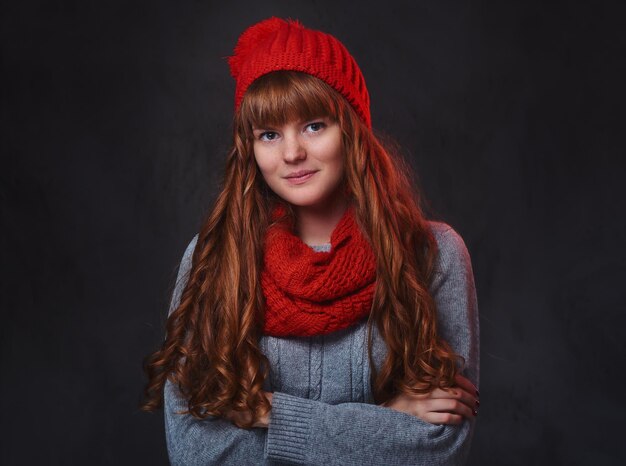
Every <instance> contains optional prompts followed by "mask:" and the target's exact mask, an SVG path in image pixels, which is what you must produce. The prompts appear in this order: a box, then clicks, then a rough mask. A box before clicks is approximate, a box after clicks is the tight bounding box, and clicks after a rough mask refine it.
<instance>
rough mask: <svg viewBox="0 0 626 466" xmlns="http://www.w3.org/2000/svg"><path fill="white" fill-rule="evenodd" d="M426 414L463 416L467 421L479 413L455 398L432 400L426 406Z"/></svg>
mask: <svg viewBox="0 0 626 466" xmlns="http://www.w3.org/2000/svg"><path fill="white" fill-rule="evenodd" d="M424 408H425V411H426V412H438V413H450V414H457V415H459V416H463V417H465V418H467V419H471V418H473V417H475V416H476V415H477V414H478V412H477V411H476V409H475V408H474V407H470V406H467V405H466V404H465V403H463V402H461V401H460V400H456V399H454V398H432V399H430V400H427V402H426V403H425V404H424Z"/></svg>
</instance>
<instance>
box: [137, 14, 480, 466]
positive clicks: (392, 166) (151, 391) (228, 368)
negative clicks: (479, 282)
mask: <svg viewBox="0 0 626 466" xmlns="http://www.w3.org/2000/svg"><path fill="white" fill-rule="evenodd" d="M229 64H230V67H231V72H232V75H233V77H234V78H235V80H236V96H235V116H234V141H233V145H232V149H231V150H230V152H229V154H228V159H227V163H226V172H225V177H224V184H223V187H222V190H221V192H220V194H219V196H218V198H217V201H216V204H215V206H214V208H213V210H212V212H211V214H210V216H209V218H208V219H207V221H206V222H205V224H204V226H203V228H202V230H201V231H200V233H199V234H198V235H197V236H196V237H195V238H194V239H193V240H192V241H191V243H190V244H189V247H188V248H187V250H186V252H185V254H184V256H183V259H182V262H181V265H180V269H179V274H178V279H177V282H176V288H175V291H174V295H173V298H172V304H171V307H170V315H169V318H168V322H167V336H166V339H165V342H164V344H163V346H162V348H161V349H160V350H159V351H157V352H155V353H154V354H153V355H152V356H151V358H150V359H149V360H148V363H147V372H148V376H149V383H148V386H147V388H146V401H145V404H144V409H146V410H154V409H157V408H158V407H160V406H161V405H162V404H163V401H164V409H165V421H166V434H167V445H168V451H169V455H170V459H171V461H172V463H174V464H237V465H242V464H277V463H281V462H289V463H295V464H359V465H363V464H385V465H387V464H459V463H462V462H463V461H464V460H465V458H466V456H467V453H468V449H469V443H470V439H471V435H472V430H473V427H474V424H475V416H476V415H477V413H478V411H477V410H478V406H479V401H478V391H477V389H476V384H477V383H478V311H477V305H476V294H475V289H474V281H473V275H472V269H471V264H470V259H469V255H468V253H467V249H466V247H465V245H464V243H463V240H462V239H461V238H460V237H459V235H458V234H457V233H456V232H455V231H454V230H453V229H452V228H451V227H449V226H448V225H446V224H444V223H438V222H432V221H427V220H426V219H425V218H424V216H423V214H422V212H421V210H420V208H419V203H418V199H417V198H416V196H415V195H414V194H413V193H412V190H411V187H410V183H409V181H408V180H407V178H406V177H405V175H404V172H403V169H402V168H401V167H400V166H399V165H398V161H397V160H396V159H395V158H394V157H392V155H391V154H390V153H389V152H388V151H387V150H385V148H383V146H382V145H381V144H380V142H379V141H378V140H377V138H376V137H375V136H374V135H373V133H372V129H371V120H370V110H369V95H368V92H367V88H366V87H365V81H364V79H363V76H362V74H361V71H360V70H359V68H358V66H357V64H356V62H355V61H354V59H353V58H352V57H351V56H350V54H349V53H348V51H347V50H346V49H345V47H344V46H343V45H342V44H341V43H340V42H339V41H338V40H337V39H336V38H334V37H332V36H330V35H328V34H325V33H322V32H319V31H314V30H311V29H308V28H305V27H304V26H302V25H301V24H300V23H299V22H297V21H291V20H289V21H284V20H281V19H278V18H271V19H268V20H265V21H262V22H260V23H258V24H255V25H254V26H252V27H250V28H249V29H247V30H246V31H245V32H244V33H243V34H242V36H241V37H240V38H239V41H238V43H237V46H236V48H235V52H234V55H233V56H232V57H231V58H230V59H229Z"/></svg>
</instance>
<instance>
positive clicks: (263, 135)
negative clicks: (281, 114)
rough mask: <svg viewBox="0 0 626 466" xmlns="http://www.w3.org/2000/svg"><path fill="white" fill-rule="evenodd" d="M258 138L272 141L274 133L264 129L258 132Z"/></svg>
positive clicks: (274, 136)
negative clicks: (262, 131)
mask: <svg viewBox="0 0 626 466" xmlns="http://www.w3.org/2000/svg"><path fill="white" fill-rule="evenodd" d="M259 139H260V140H261V141H273V140H274V139H276V133H274V132H273V131H266V132H264V133H261V134H259Z"/></svg>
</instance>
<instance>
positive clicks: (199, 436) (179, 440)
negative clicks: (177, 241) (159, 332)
mask: <svg viewBox="0 0 626 466" xmlns="http://www.w3.org/2000/svg"><path fill="white" fill-rule="evenodd" d="M196 241H197V237H196V238H194V239H193V240H192V241H191V243H190V244H189V246H188V247H187V250H186V251H185V254H184V255H183V259H182V261H181V264H180V267H179V269H178V277H177V279H176V286H175V288H174V292H173V294H172V301H171V304H170V309H169V313H170V314H171V313H172V311H173V310H174V309H176V307H177V306H178V304H179V303H180V299H181V294H182V292H183V289H184V288H185V285H186V283H187V280H188V278H189V271H190V269H191V259H192V255H193V251H194V249H195V246H196ZM164 400H165V401H164V411H165V436H166V441H167V451H168V454H169V459H170V462H171V464H173V465H185V466H188V465H258V464H276V463H273V462H267V461H265V460H264V458H265V443H266V437H267V429H250V430H247V429H240V428H238V427H237V426H235V425H234V424H232V423H231V422H230V421H227V420H224V419H221V418H217V417H213V416H210V417H208V418H207V419H204V420H201V419H196V418H194V417H193V416H192V415H190V414H180V412H181V411H185V410H186V409H187V400H186V399H185V398H184V397H182V395H181V394H180V392H179V390H178V387H176V386H175V385H174V384H172V383H171V382H170V381H169V380H168V381H167V382H166V384H165V389H164Z"/></svg>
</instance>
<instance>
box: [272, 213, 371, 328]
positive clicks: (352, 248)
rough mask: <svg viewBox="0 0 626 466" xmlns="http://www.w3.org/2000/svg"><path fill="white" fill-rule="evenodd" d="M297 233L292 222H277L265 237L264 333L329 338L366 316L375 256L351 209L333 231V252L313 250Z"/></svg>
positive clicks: (331, 242)
mask: <svg viewBox="0 0 626 466" xmlns="http://www.w3.org/2000/svg"><path fill="white" fill-rule="evenodd" d="M292 230H293V229H292V227H291V225H290V224H289V222H288V221H282V222H277V223H276V224H274V225H272V227H270V229H269V231H268V233H267V235H266V237H265V248H264V260H263V264H264V268H263V272H262V273H261V286H262V288H263V296H264V297H265V322H264V327H263V333H264V334H266V335H272V336H275V337H286V336H303V337H304V336H314V335H325V334H328V333H332V332H336V331H337V330H342V329H344V328H347V327H350V326H351V325H354V324H356V323H357V322H358V321H360V320H362V319H363V318H364V317H366V316H367V315H368V314H369V312H370V310H371V309H372V299H373V297H374V288H375V286H376V257H375V256H374V251H372V247H371V246H370V243H369V242H368V241H367V239H366V238H365V236H364V235H363V233H362V232H361V229H360V228H359V225H358V224H357V221H356V219H355V217H354V209H353V208H352V207H351V208H349V209H346V212H345V213H344V215H343V217H342V218H341V220H340V221H339V223H338V224H337V226H336V227H335V229H334V230H333V233H332V235H331V238H330V244H331V250H330V251H329V252H316V251H314V250H313V249H312V248H311V247H309V246H307V245H306V244H304V243H303V242H302V240H301V239H300V238H299V237H298V236H297V235H296V234H295V233H294V232H293V231H292Z"/></svg>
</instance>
